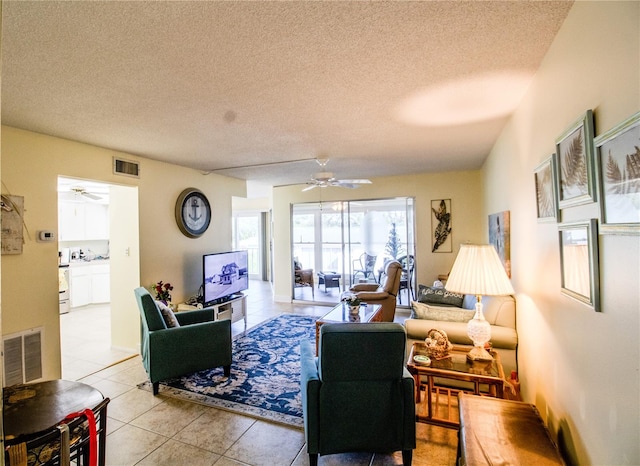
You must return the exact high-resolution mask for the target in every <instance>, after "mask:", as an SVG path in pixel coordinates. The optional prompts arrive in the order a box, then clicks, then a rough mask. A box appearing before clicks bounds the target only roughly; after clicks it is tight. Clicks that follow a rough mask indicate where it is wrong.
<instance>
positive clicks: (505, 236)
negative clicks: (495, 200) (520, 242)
mask: <svg viewBox="0 0 640 466" xmlns="http://www.w3.org/2000/svg"><path fill="white" fill-rule="evenodd" d="M489 244H493V246H494V247H495V248H496V251H497V253H498V257H500V261H502V265H503V266H504V270H505V272H507V276H508V277H509V278H511V212H510V211H508V210H505V211H504V212H498V213H496V214H490V215H489Z"/></svg>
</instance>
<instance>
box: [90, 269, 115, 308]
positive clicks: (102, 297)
mask: <svg viewBox="0 0 640 466" xmlns="http://www.w3.org/2000/svg"><path fill="white" fill-rule="evenodd" d="M109 273H110V271H109V264H100V265H94V266H92V271H91V302H92V303H93V304H98V303H108V302H109V301H111V290H110V287H111V279H110V278H111V276H110V275H109Z"/></svg>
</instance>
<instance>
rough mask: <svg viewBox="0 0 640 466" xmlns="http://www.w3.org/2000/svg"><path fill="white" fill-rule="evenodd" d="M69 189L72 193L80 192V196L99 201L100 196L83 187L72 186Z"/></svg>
mask: <svg viewBox="0 0 640 466" xmlns="http://www.w3.org/2000/svg"><path fill="white" fill-rule="evenodd" d="M69 189H70V190H71V191H73V192H74V193H76V194H80V195H81V196H85V197H88V198H89V199H92V200H94V201H99V200H101V199H102V197H101V196H98V195H97V194H93V193H90V192H89V191H87V190H86V189H85V188H83V187H81V186H72V187H71V188H69Z"/></svg>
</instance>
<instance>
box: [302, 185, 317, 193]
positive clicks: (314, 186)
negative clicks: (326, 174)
mask: <svg viewBox="0 0 640 466" xmlns="http://www.w3.org/2000/svg"><path fill="white" fill-rule="evenodd" d="M317 186H318V185H317V184H312V185H310V186H307V187H306V188H304V189H303V190H302V192H305V191H311V190H312V189H313V188H316V187H317Z"/></svg>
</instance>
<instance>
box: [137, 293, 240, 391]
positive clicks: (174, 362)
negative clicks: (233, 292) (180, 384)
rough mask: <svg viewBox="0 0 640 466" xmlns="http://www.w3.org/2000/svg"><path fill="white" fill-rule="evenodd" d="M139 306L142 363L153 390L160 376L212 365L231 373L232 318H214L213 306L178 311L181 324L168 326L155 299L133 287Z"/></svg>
mask: <svg viewBox="0 0 640 466" xmlns="http://www.w3.org/2000/svg"><path fill="white" fill-rule="evenodd" d="M134 292H135V295H136V300H137V302H138V307H139V308H140V321H141V322H140V323H141V325H140V333H141V334H140V346H141V353H142V365H143V366H144V368H145V369H146V371H147V374H149V380H150V381H151V384H152V386H153V394H154V395H157V394H158V388H159V385H160V381H161V380H166V379H170V378H172V377H180V376H182V375H186V374H191V373H193V372H197V371H201V370H204V369H211V368H213V367H219V366H223V367H224V375H225V377H228V376H229V375H230V374H231V321H230V320H217V321H214V320H213V309H199V310H195V311H185V312H177V313H176V319H177V320H178V323H179V324H180V327H172V328H167V325H166V324H165V321H164V319H163V318H162V314H161V313H160V309H158V306H157V305H156V302H155V300H154V299H153V297H152V296H151V295H150V294H149V292H148V291H147V290H146V289H144V288H136V289H135V290H134Z"/></svg>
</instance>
